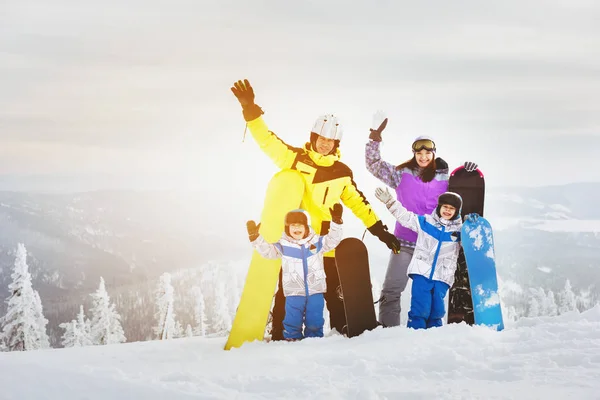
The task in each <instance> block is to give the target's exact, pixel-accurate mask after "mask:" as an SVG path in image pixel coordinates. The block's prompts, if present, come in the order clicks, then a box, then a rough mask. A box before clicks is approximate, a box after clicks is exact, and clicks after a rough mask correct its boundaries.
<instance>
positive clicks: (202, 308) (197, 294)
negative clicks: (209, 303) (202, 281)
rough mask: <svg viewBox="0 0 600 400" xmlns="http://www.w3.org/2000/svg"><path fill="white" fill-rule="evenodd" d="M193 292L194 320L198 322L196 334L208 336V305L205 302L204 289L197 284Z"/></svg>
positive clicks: (195, 329)
mask: <svg viewBox="0 0 600 400" xmlns="http://www.w3.org/2000/svg"><path fill="white" fill-rule="evenodd" d="M192 294H193V296H194V299H195V305H194V320H195V322H196V327H195V328H194V334H195V335H197V336H206V333H207V331H208V319H207V318H206V305H205V303H204V295H203V294H202V289H201V288H200V287H199V286H195V287H194V288H193V289H192Z"/></svg>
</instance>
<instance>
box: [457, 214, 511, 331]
mask: <svg viewBox="0 0 600 400" xmlns="http://www.w3.org/2000/svg"><path fill="white" fill-rule="evenodd" d="M461 239H462V246H463V251H464V253H465V259H466V261H467V270H468V272H469V280H470V284H471V296H472V298H473V314H474V317H475V324H476V325H487V326H491V327H494V328H496V330H498V331H501V330H502V329H504V322H503V321H502V309H501V307H500V296H499V294H498V278H497V276H496V260H495V253H494V237H493V233H492V227H491V225H490V223H489V222H488V220H487V219H485V218H483V217H477V216H476V215H475V216H473V214H470V215H467V216H466V218H465V222H464V224H463V227H462V233H461Z"/></svg>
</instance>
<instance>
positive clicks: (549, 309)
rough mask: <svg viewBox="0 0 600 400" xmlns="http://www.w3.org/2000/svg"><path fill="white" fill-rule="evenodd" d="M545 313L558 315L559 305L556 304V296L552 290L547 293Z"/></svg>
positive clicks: (551, 315) (552, 315)
mask: <svg viewBox="0 0 600 400" xmlns="http://www.w3.org/2000/svg"><path fill="white" fill-rule="evenodd" d="M544 315H548V316H550V317H554V316H556V315H558V305H557V304H556V298H555V296H554V292H553V291H552V290H548V293H546V304H545V306H544Z"/></svg>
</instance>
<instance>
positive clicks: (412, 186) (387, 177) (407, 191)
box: [365, 140, 449, 247]
mask: <svg viewBox="0 0 600 400" xmlns="http://www.w3.org/2000/svg"><path fill="white" fill-rule="evenodd" d="M380 144H381V142H376V141H374V140H369V142H368V143H367V145H366V148H365V161H366V165H367V170H368V171H369V172H370V173H371V174H373V176H375V177H376V178H377V179H379V180H380V181H382V182H383V183H385V184H386V185H388V186H389V187H391V188H392V189H394V190H395V191H396V198H397V199H398V201H399V202H400V203H402V205H403V206H404V207H405V208H406V209H407V210H408V211H412V212H413V213H415V214H418V215H428V214H431V213H432V212H433V211H434V210H435V208H436V207H437V200H438V197H439V196H440V194H442V193H444V192H446V191H447V190H448V178H449V174H448V169H447V168H445V169H439V170H437V172H436V174H435V177H434V178H433V180H432V181H431V182H423V181H422V180H421V178H420V177H419V176H418V175H419V171H418V170H417V171H412V170H410V169H408V168H403V169H401V170H398V169H396V166H395V165H392V164H390V163H388V162H386V161H383V160H382V159H381V153H380V151H379V146H380ZM394 235H396V237H397V238H398V239H399V240H401V241H403V242H409V243H410V244H411V245H412V247H414V243H415V242H416V241H417V233H416V232H414V231H412V230H410V229H408V228H405V227H404V226H402V225H400V223H398V222H396V228H395V229H394ZM404 244H407V243H404Z"/></svg>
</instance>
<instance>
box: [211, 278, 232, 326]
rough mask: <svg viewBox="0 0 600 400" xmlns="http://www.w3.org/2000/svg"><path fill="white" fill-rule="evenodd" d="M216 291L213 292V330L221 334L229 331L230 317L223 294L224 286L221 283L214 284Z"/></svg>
mask: <svg viewBox="0 0 600 400" xmlns="http://www.w3.org/2000/svg"><path fill="white" fill-rule="evenodd" d="M216 287H217V290H216V291H215V298H214V301H215V303H214V307H215V309H214V316H215V319H214V322H213V330H214V332H215V333H223V332H226V331H228V330H229V329H231V323H232V320H231V316H230V314H229V307H228V305H227V297H226V294H225V284H224V283H223V282H216Z"/></svg>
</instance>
